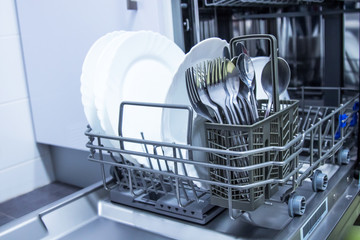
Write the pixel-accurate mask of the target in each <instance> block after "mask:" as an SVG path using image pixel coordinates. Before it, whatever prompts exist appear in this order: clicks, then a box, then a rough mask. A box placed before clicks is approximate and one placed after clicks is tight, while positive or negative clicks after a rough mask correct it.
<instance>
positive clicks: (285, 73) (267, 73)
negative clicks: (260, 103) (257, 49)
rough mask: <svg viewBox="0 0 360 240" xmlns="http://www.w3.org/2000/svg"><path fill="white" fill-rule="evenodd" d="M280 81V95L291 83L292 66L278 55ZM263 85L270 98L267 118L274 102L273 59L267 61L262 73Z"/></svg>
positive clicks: (266, 113)
mask: <svg viewBox="0 0 360 240" xmlns="http://www.w3.org/2000/svg"><path fill="white" fill-rule="evenodd" d="M278 83H279V87H278V89H279V95H281V94H282V93H283V92H285V91H286V89H287V87H288V86H289V83H290V67H289V64H288V63H287V62H286V61H285V60H284V59H283V58H281V57H278ZM261 85H262V87H263V89H264V92H265V93H266V95H267V96H268V98H269V101H268V105H267V108H266V112H265V118H267V117H268V116H269V114H270V109H271V105H272V103H273V86H272V78H271V61H269V62H268V63H266V65H265V67H264V69H263V71H262V74H261Z"/></svg>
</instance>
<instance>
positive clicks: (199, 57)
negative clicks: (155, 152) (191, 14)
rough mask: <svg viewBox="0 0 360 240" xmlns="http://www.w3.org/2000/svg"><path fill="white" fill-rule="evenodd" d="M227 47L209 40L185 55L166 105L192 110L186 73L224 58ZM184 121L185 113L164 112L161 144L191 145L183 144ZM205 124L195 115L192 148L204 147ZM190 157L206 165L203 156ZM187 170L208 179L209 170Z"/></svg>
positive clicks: (222, 43) (185, 141) (190, 167)
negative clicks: (208, 61) (190, 108)
mask: <svg viewBox="0 0 360 240" xmlns="http://www.w3.org/2000/svg"><path fill="white" fill-rule="evenodd" d="M227 47H228V43H227V42H226V41H225V40H222V39H220V38H208V39H206V40H204V41H202V42H200V43H198V44H196V45H195V46H194V47H192V48H191V49H190V51H189V52H188V53H187V54H186V55H185V58H184V60H183V62H182V63H181V64H180V66H179V68H178V69H177V71H176V73H175V75H174V77H173V81H172V84H171V86H170V89H169V91H168V93H167V96H166V100H165V102H166V103H167V104H182V105H188V106H191V105H190V102H189V99H188V95H187V90H186V84H185V70H186V69H187V68H189V67H192V66H194V65H196V64H197V63H199V62H202V61H206V60H213V59H214V58H217V57H221V56H223V52H224V48H227ZM187 119H188V114H187V113H186V112H185V111H177V112H175V111H172V110H164V111H163V116H162V125H163V128H162V132H161V133H162V140H163V141H164V142H176V143H180V144H191V143H187V140H186V139H187V136H186V133H187V131H186V128H187ZM204 122H205V119H204V118H202V117H201V116H198V115H197V114H196V113H195V112H194V117H193V133H192V145H193V146H201V147H205V146H206V140H205V128H204ZM193 154H194V160H196V161H206V154H205V153H203V152H194V153H193ZM186 169H187V171H188V173H189V175H190V176H197V175H199V176H203V177H206V176H207V175H208V170H207V169H205V168H197V169H196V170H195V169H194V167H193V166H186Z"/></svg>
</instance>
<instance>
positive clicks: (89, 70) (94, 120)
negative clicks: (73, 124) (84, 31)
mask: <svg viewBox="0 0 360 240" xmlns="http://www.w3.org/2000/svg"><path fill="white" fill-rule="evenodd" d="M122 33H123V31H115V32H111V33H108V34H106V35H104V36H102V37H100V38H99V39H98V40H96V41H95V42H94V44H93V45H92V46H91V47H90V49H89V51H88V53H87V54H86V57H85V59H84V62H83V66H82V72H81V77H80V92H81V102H82V104H83V107H84V113H85V116H86V119H87V121H88V123H89V125H90V127H91V128H92V131H93V132H95V133H103V130H102V128H101V125H100V121H99V119H98V117H97V113H96V107H95V93H94V87H93V85H94V82H95V74H96V65H97V63H98V59H99V55H100V54H101V52H102V51H103V49H104V48H105V47H106V46H107V44H108V43H109V42H110V41H111V40H112V39H113V38H114V37H115V36H119V35H121V34H122Z"/></svg>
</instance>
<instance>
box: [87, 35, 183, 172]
mask: <svg viewBox="0 0 360 240" xmlns="http://www.w3.org/2000/svg"><path fill="white" fill-rule="evenodd" d="M183 59H184V52H183V51H182V50H181V49H180V48H179V47H178V46H177V45H176V44H175V43H174V42H172V41H171V40H169V39H167V38H166V37H164V36H162V35H160V34H158V33H154V32H150V31H138V32H128V31H116V32H112V33H108V34H106V35H105V36H103V37H101V38H99V39H98V40H97V41H96V42H95V43H94V44H93V45H92V47H91V48H90V50H89V52H88V54H87V56H86V58H85V60H84V63H83V68H82V75H81V89H80V90H81V96H82V103H83V106H84V112H85V115H86V118H87V120H88V122H89V124H90V126H91V128H92V131H93V132H94V133H100V134H104V133H105V134H108V135H115V136H117V135H118V133H119V129H118V125H119V107H120V103H121V102H123V101H135V102H152V103H165V102H166V95H167V93H168V90H169V88H170V86H171V83H172V79H173V76H174V74H175V72H176V71H177V70H178V67H179V65H180V64H181V62H182V61H183ZM161 121H162V110H161V109H157V110H154V109H150V108H146V107H135V106H126V107H125V109H124V119H123V122H122V124H123V127H122V135H123V136H124V137H130V138H142V136H143V137H144V138H145V139H147V140H155V141H161V140H162V138H161V132H162V131H161V130H162V127H161V125H162V122H161ZM103 144H105V145H108V146H111V145H113V146H115V147H118V144H119V143H118V142H116V141H111V142H105V143H103ZM125 148H126V149H127V150H134V151H143V149H142V147H141V146H139V145H131V144H130V143H129V144H127V145H125ZM126 158H127V159H128V160H130V161H133V162H134V163H136V164H137V163H140V164H143V165H145V166H148V165H149V164H148V161H147V160H146V159H142V158H140V157H139V158H136V159H134V158H131V157H130V156H126Z"/></svg>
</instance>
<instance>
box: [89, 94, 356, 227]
mask: <svg viewBox="0 0 360 240" xmlns="http://www.w3.org/2000/svg"><path fill="white" fill-rule="evenodd" d="M358 97H359V95H358V94H357V96H355V97H352V98H351V99H350V100H348V101H347V102H346V103H345V104H343V105H341V106H340V107H338V108H326V107H319V108H313V107H310V106H308V107H305V108H304V109H300V110H299V112H300V116H303V117H301V118H299V119H297V116H298V115H297V111H298V108H297V107H295V108H294V109H293V110H292V111H290V110H289V108H291V106H293V103H294V102H291V101H289V102H282V103H283V104H285V105H284V106H285V107H284V108H283V109H282V112H283V114H282V115H281V114H278V113H277V114H278V115H276V114H274V115H273V119H276V118H279V116H280V115H281V116H282V117H280V118H279V119H278V120H277V121H275V122H277V124H275V126H277V127H276V128H277V129H283V128H285V129H289V136H290V135H292V138H290V137H289V138H288V139H285V140H286V141H284V142H280V143H279V144H278V146H269V142H272V141H271V140H269V142H268V143H266V144H265V142H263V143H262V142H261V141H262V140H263V139H261V138H259V139H257V140H256V141H247V143H246V144H247V147H248V148H247V149H244V148H243V147H244V146H240V147H239V146H238V145H234V146H225V145H221V144H220V143H222V142H221V141H220V140H219V141H214V138H213V135H214V134H215V135H217V136H218V137H220V138H221V137H223V136H222V134H225V136H226V132H227V131H228V136H227V139H228V140H226V141H228V142H230V143H231V142H233V143H241V138H240V136H243V137H244V138H245V137H246V131H244V129H242V131H243V132H244V133H245V135H242V134H241V135H239V136H237V135H236V134H234V133H239V131H240V129H237V128H234V127H233V126H230V125H228V126H221V127H219V126H217V125H212V124H207V128H208V133H207V135H208V140H210V141H209V146H208V147H197V146H192V145H191V144H188V145H185V144H176V143H166V142H161V141H151V140H145V139H135V138H126V137H122V136H109V135H105V134H97V133H93V132H92V131H91V128H90V127H89V128H88V130H87V131H86V133H85V134H86V135H87V136H88V137H89V140H90V141H89V142H88V143H87V145H86V146H87V147H88V148H89V149H90V153H91V154H90V156H89V160H90V161H94V162H97V163H99V164H100V166H101V171H102V174H103V184H104V187H105V189H107V190H109V191H110V199H111V200H112V201H114V202H118V203H122V204H126V205H130V206H133V207H137V208H142V209H146V210H149V211H152V212H157V213H160V214H163V215H168V216H171V217H176V218H180V219H184V220H186V221H191V222H196V223H200V224H205V223H207V222H208V221H210V220H211V219H212V218H213V217H215V216H216V215H217V214H218V213H220V212H221V211H222V210H223V208H221V207H225V208H228V211H229V215H230V218H232V219H234V218H237V217H239V216H241V214H243V213H244V212H246V211H252V210H254V209H257V207H259V206H260V205H262V204H264V203H266V202H271V201H275V202H282V203H284V202H285V203H287V204H288V210H289V215H290V216H291V217H294V216H295V215H302V214H303V213H304V211H305V205H306V203H305V202H306V200H305V198H304V197H303V196H299V195H297V194H296V190H297V189H298V188H301V186H302V185H303V184H302V182H303V181H304V180H305V179H308V178H310V179H311V181H312V187H313V191H314V192H317V191H322V190H324V189H325V188H326V185H327V178H326V175H324V174H322V173H321V172H320V170H318V169H317V168H318V167H320V166H321V165H323V164H325V163H326V164H328V163H330V164H338V165H340V166H341V164H345V163H346V158H347V156H346V151H347V149H346V148H344V144H345V142H346V140H348V139H350V138H351V137H352V136H354V133H355V131H356V128H357V127H358V123H357V118H358V110H357V109H358V104H359V103H358ZM137 104H139V103H137ZM294 106H297V104H295V105H294ZM260 112H261V110H260ZM289 113H290V114H289ZM315 116H316V117H315ZM346 116H347V117H346ZM269 119H271V118H269ZM281 119H286V120H284V121H282V120H281ZM312 119H316V120H315V121H314V120H312ZM290 120H292V121H290ZM265 122H266V121H265ZM268 122H269V123H270V122H272V121H271V120H269V121H268ZM289 122H291V123H292V125H291V127H288V126H287V124H289ZM259 124H260V125H261V124H264V122H263V123H261V122H260V123H259ZM283 124H284V125H283ZM265 125H266V124H265ZM272 125H274V124H272ZM280 126H281V127H280ZM262 127H264V126H262ZM214 128H215V130H214ZM216 128H218V129H216ZM267 128H268V127H265V129H267ZM249 129H252V127H251V126H250V127H249ZM254 129H255V128H254ZM254 129H253V130H254ZM190 130H191V128H190ZM272 131H273V130H272ZM270 132H271V131H270ZM296 132H299V133H298V134H296ZM249 133H250V132H248V135H247V139H251V138H254V134H253V133H251V134H249ZM282 133H284V131H283V130H282ZM282 133H278V134H279V136H282V135H281V134H282ZM285 133H286V131H285ZM260 136H263V135H261V134H260ZM236 138H237V139H236ZM255 138H256V137H255ZM273 138H274V137H273ZM225 139H226V138H225ZM270 139H271V137H270ZM279 139H281V140H284V138H282V137H281V138H279ZM211 141H213V143H210V142H211ZM115 142H116V143H117V144H110V143H115ZM126 143H132V144H137V145H139V146H141V147H142V149H144V150H143V151H134V150H129V149H126V148H124V146H125V145H126ZM216 144H217V145H216ZM251 144H253V145H254V146H257V147H254V146H252V147H249V146H250V145H251ZM256 144H257V145H256ZM281 144H284V145H281ZM215 145H216V147H215ZM224 146H225V147H224ZM249 148H251V149H249ZM344 152H345V153H344ZM199 153H200V154H199ZM128 156H132V158H133V159H136V158H137V157H143V158H146V159H147V161H148V163H149V164H148V166H144V165H141V164H136V163H134V162H133V161H129V160H127V157H128ZM196 156H205V158H204V159H199V158H196ZM258 156H264V157H262V158H261V157H260V158H259V157H258ZM344 156H345V157H344ZM214 157H218V158H219V159H228V160H229V159H234V160H236V161H234V162H235V163H236V164H230V163H231V161H227V162H226V161H225V162H222V161H212V160H211V159H212V158H213V159H214ZM251 159H252V160H254V159H261V161H252V162H250V160H251ZM106 166H110V167H111V175H112V177H113V181H112V183H111V184H109V183H107V181H106V177H105V175H106V174H105V167H106ZM189 169H193V170H194V169H195V170H196V171H197V172H198V173H200V172H202V173H204V172H206V173H207V174H205V175H196V174H194V173H193V171H192V172H191V171H190V172H189ZM274 169H275V170H276V171H274ZM214 173H215V177H213V176H214ZM274 186H276V187H277V186H279V188H280V187H281V191H279V192H278V193H276V199H274V197H272V196H273V193H269V192H268V191H267V190H268V189H274V188H271V187H274ZM218 193H220V194H218ZM267 193H268V194H267ZM216 194H218V195H217V196H216ZM214 196H215V197H216V198H218V199H219V198H220V199H221V202H219V201H217V200H216V201H214ZM214 205H217V206H214ZM219 206H220V207H219Z"/></svg>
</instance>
